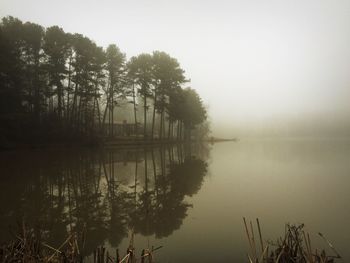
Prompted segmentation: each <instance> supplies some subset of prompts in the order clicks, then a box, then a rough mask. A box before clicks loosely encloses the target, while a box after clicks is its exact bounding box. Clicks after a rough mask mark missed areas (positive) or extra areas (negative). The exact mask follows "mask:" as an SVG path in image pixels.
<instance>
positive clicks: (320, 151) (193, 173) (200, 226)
mask: <svg viewBox="0 0 350 263" xmlns="http://www.w3.org/2000/svg"><path fill="white" fill-rule="evenodd" d="M0 157H1V158H0V164H1V166H0V169H1V170H0V173H1V185H0V195H1V199H0V202H1V204H0V209H1V210H0V212H1V213H0V224H1V228H0V241H4V240H6V239H8V238H9V226H15V225H16V222H17V221H20V220H21V218H25V221H26V222H27V223H28V224H31V225H33V226H38V225H40V227H41V228H42V229H44V230H48V231H47V243H49V244H51V245H53V246H58V245H59V244H60V243H61V242H62V241H63V240H64V239H65V237H66V236H67V235H68V234H67V231H69V229H71V228H75V229H78V230H79V229H80V230H81V229H85V230H86V233H87V243H86V247H85V250H86V253H87V254H89V253H91V252H92V251H93V249H94V248H95V247H97V246H99V245H102V244H104V245H105V246H107V247H109V248H116V247H118V248H119V249H120V250H121V251H125V250H126V248H127V246H128V243H129V238H130V233H131V229H133V230H134V232H135V246H136V248H138V249H139V250H140V249H142V248H146V247H147V246H150V247H151V246H154V247H157V246H160V245H162V246H163V248H162V249H160V250H159V251H158V252H157V253H156V259H157V261H158V262H159V261H160V262H196V261H197V262H199V261H201V262H246V257H245V255H246V252H247V251H248V246H247V239H246V237H245V234H244V228H243V222H242V217H243V216H245V217H247V218H249V219H251V220H255V218H256V217H259V219H260V222H261V224H262V232H263V237H264V239H271V240H274V239H275V238H276V237H277V236H279V234H282V233H283V232H284V223H286V222H290V223H299V222H302V223H305V224H306V227H307V230H308V231H309V232H310V234H311V237H313V240H314V244H313V246H314V247H315V246H319V247H327V245H326V244H324V242H323V241H322V240H321V239H320V238H319V237H318V235H317V233H318V232H322V233H323V234H325V235H326V237H327V238H328V239H329V240H331V241H332V243H333V244H334V245H335V247H336V248H337V250H339V252H340V254H341V255H342V256H343V257H344V262H349V261H350V229H349V227H348V224H349V222H350V192H349V187H350V141H345V140H312V141H311V140H287V141H272V140H271V141H266V140H265V141H240V142H237V143H234V142H232V143H231V142H230V143H218V144H215V145H212V146H209V145H208V146H205V145H202V146H192V147H180V146H177V147H171V148H169V147H164V148H153V149H151V148H148V149H127V150H114V149H105V150H94V151H92V150H55V151H54V150H50V151H42V150H40V151H39V150H37V151H36V150H35V151H23V152H20V153H19V152H16V153H15V152H6V153H1V154H0Z"/></svg>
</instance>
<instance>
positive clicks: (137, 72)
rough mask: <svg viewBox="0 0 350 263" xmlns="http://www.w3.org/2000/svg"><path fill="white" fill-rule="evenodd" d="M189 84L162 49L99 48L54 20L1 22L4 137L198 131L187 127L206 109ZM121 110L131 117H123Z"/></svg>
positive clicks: (0, 136) (178, 135)
mask: <svg viewBox="0 0 350 263" xmlns="http://www.w3.org/2000/svg"><path fill="white" fill-rule="evenodd" d="M186 83H188V80H187V79H186V78H185V75H184V70H183V69H181V67H180V65H179V63H178V61H177V60H176V59H175V58H173V57H171V56H170V55H168V54H167V53H165V52H161V51H154V52H153V53H152V54H140V55H138V56H135V57H131V58H130V59H129V60H127V59H126V55H125V54H124V53H123V52H121V51H120V49H119V48H118V47H117V46H116V45H114V44H111V45H109V46H108V47H107V48H106V49H104V48H102V47H100V46H98V45H97V44H96V43H94V42H93V41H92V40H91V39H89V38H87V37H85V36H83V35H81V34H71V33H66V32H64V31H63V29H61V28H60V27H58V26H52V27H49V28H46V29H45V28H43V27H42V26H40V25H38V24H34V23H30V22H26V23H23V22H22V21H20V20H19V19H17V18H14V17H5V18H3V19H2V22H1V24H0V94H1V95H0V121H1V123H2V125H1V127H2V128H1V129H0V142H2V143H5V142H9V141H12V142H21V141H23V142H28V141H32V142H33V141H34V142H36V141H47V140H53V141H59V140H64V141H67V140H69V139H72V140H77V139H79V140H81V139H89V140H91V139H97V140H98V139H101V138H113V139H115V138H116V137H120V136H122V137H125V136H129V137H130V136H134V137H143V138H147V139H155V138H156V139H161V140H165V139H167V140H170V139H171V140H191V139H192V137H193V135H192V134H196V135H198V136H197V137H202V136H204V135H203V132H195V133H192V132H191V131H193V130H194V129H198V130H201V131H203V129H200V127H199V126H200V125H202V124H204V123H205V121H206V117H207V114H206V110H205V107H204V106H203V103H202V100H201V99H200V97H199V95H198V94H197V92H196V91H195V90H193V89H191V88H188V87H187V88H184V85H185V84H186ZM130 106H132V107H130ZM120 114H121V115H123V116H125V114H127V115H128V116H129V117H130V116H133V118H132V122H127V121H126V120H124V119H123V120H122V121H120V118H121V117H120ZM118 116H119V121H117V119H118ZM205 125H207V124H205ZM204 130H206V131H208V129H204Z"/></svg>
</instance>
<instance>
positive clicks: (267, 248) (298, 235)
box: [243, 218, 341, 263]
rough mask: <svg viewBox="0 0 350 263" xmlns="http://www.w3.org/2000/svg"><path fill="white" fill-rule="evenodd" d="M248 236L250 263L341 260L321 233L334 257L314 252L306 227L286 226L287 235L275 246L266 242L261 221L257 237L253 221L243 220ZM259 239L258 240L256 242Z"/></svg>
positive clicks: (296, 262) (322, 251) (302, 262)
mask: <svg viewBox="0 0 350 263" xmlns="http://www.w3.org/2000/svg"><path fill="white" fill-rule="evenodd" d="M243 222H244V227H245V231H246V235H247V238H248V241H249V248H250V253H249V254H248V260H249V262H250V263H331V262H335V260H336V259H340V258H341V257H340V255H339V253H338V252H337V251H336V249H335V248H334V247H333V245H332V244H331V243H330V242H329V241H328V240H327V239H326V238H325V237H324V235H323V234H321V233H319V235H320V237H322V239H323V240H324V241H325V242H326V244H327V245H328V246H329V247H330V249H331V250H332V252H333V253H334V255H327V254H326V252H325V250H318V249H315V250H313V248H312V245H311V240H310V236H309V234H308V233H306V232H305V231H304V225H303V224H301V225H289V224H287V225H286V230H285V234H284V236H283V237H281V238H279V239H278V240H277V242H276V243H275V244H273V243H271V242H264V241H263V237H262V233H261V228H260V222H259V219H256V228H257V232H258V236H256V235H255V231H254V227H253V223H252V221H250V222H249V225H248V224H247V221H246V219H245V218H243ZM257 238H258V240H256V239H257Z"/></svg>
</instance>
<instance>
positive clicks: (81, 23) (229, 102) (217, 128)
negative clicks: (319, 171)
mask: <svg viewBox="0 0 350 263" xmlns="http://www.w3.org/2000/svg"><path fill="white" fill-rule="evenodd" d="M6 15H12V16H15V17H18V18H19V19H21V20H23V21H31V22H35V23H38V24H41V25H43V26H45V27H48V26H51V25H59V26H60V27H62V28H63V29H64V30H65V31H67V32H72V33H74V32H77V33H82V34H84V35H86V36H88V37H89V38H91V39H92V40H94V41H95V42H96V43H97V44H98V45H101V46H104V47H106V46H107V45H108V44H110V43H115V44H117V45H118V46H119V47H120V49H121V50H122V51H123V52H125V53H126V54H127V56H128V57H131V56H133V55H137V54H139V53H142V52H152V51H153V50H162V51H165V52H167V53H169V54H170V55H171V56H173V57H176V58H177V59H178V60H179V62H180V64H181V66H182V68H183V69H184V70H185V71H186V75H187V77H188V78H191V84H190V85H191V86H192V87H193V88H195V89H196V90H197V91H198V92H199V93H200V95H201V97H202V98H203V100H204V102H205V103H206V104H208V105H209V113H210V118H211V120H212V127H213V131H214V134H215V135H218V136H230V137H232V136H244V135H256V134H258V135H266V136H269V135H272V136H274V135H313V134H314V133H315V134H318V133H322V132H320V131H325V132H324V133H325V134H327V133H332V132H334V131H337V132H338V131H339V130H340V131H341V132H340V134H341V135H344V134H345V135H346V134H347V132H348V127H349V126H350V124H349V120H350V103H349V102H350V74H349V72H350V1H349V0H348V1H342V0H327V1H326V0H289V1H284V0H275V1H272V0H255V1H253V0H239V1H238V0H237V1H234V0H231V1H224V0H215V1H214V0H211V1H209V0H207V1H206V0H201V1H200V0H176V1H175V0H173V1H166V0H143V1H141V0H138V1H136V0H124V1H120V0H99V1H97V0H95V1H93V0H70V1H67V0H60V1H52V0H22V1H20V0H0V16H1V17H3V16H6Z"/></svg>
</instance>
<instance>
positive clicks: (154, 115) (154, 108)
mask: <svg viewBox="0 0 350 263" xmlns="http://www.w3.org/2000/svg"><path fill="white" fill-rule="evenodd" d="M156 103H157V92H156V90H155V91H154V102H153V118H152V140H153V138H154V125H155V121H156Z"/></svg>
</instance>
